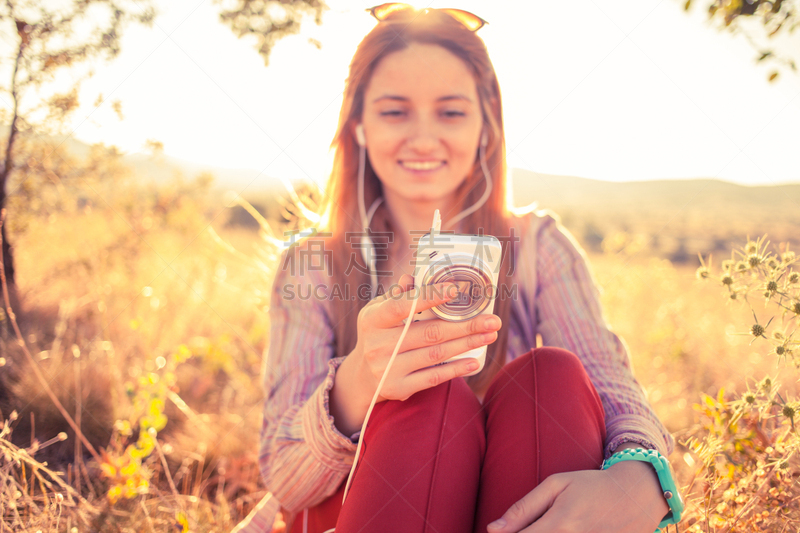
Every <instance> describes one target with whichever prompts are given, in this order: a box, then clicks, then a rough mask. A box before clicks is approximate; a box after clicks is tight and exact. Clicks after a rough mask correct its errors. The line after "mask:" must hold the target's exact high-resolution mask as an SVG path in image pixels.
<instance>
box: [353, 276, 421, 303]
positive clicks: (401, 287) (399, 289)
mask: <svg viewBox="0 0 800 533" xmlns="http://www.w3.org/2000/svg"><path fill="white" fill-rule="evenodd" d="M413 288H414V278H413V277H411V276H410V275H408V274H403V275H401V276H400V279H398V280H397V283H395V284H393V285H391V286H390V287H389V290H387V291H386V292H383V293H381V294H379V295H377V296H376V297H375V298H373V299H371V300H370V301H368V302H367V303H366V304H365V305H364V307H365V308H366V307H369V306H372V305H375V304H378V303H381V302H383V301H385V300H388V299H390V298H397V297H399V296H400V295H401V294H402V293H403V292H404V291H408V290H411V289H413Z"/></svg>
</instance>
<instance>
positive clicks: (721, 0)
mask: <svg viewBox="0 0 800 533" xmlns="http://www.w3.org/2000/svg"><path fill="white" fill-rule="evenodd" d="M691 5H692V0H686V3H685V4H684V6H683V7H684V10H685V11H688V10H689V8H690V7H691ZM798 10H800V5H798V2H797V1H796V0H714V1H713V2H712V3H711V4H710V5H709V6H708V14H709V18H711V19H715V18H716V19H721V21H722V22H723V24H724V26H723V27H725V28H728V29H729V30H730V31H731V32H733V33H742V34H743V35H744V36H745V37H746V38H747V40H748V41H750V44H752V45H753V47H754V48H756V50H758V54H759V57H758V59H757V61H764V60H768V61H776V62H780V63H784V64H786V65H788V66H789V67H790V68H791V69H792V70H793V71H795V72H797V65H796V63H795V60H794V59H793V58H791V57H783V56H782V55H780V54H778V53H776V52H775V49H774V47H772V46H764V45H763V44H760V43H758V42H756V39H754V38H753V36H752V35H751V34H750V33H749V32H748V31H747V30H746V29H745V28H744V27H743V25H742V24H740V23H741V22H742V21H748V24H749V23H750V22H751V21H754V19H756V18H760V19H761V20H760V21H759V23H757V24H758V28H757V30H756V31H757V33H762V34H763V35H761V40H763V38H764V37H766V38H767V39H773V38H774V37H775V36H776V35H779V34H781V35H782V34H785V33H790V34H791V33H793V32H794V30H795V28H797V26H798V24H800V16H799V14H798ZM782 32H783V33H782ZM777 77H778V71H777V70H773V71H772V72H770V73H769V77H768V78H767V79H768V80H769V81H774V80H775V78H777Z"/></svg>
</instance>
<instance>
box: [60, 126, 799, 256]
mask: <svg viewBox="0 0 800 533" xmlns="http://www.w3.org/2000/svg"><path fill="white" fill-rule="evenodd" d="M53 140H55V141H56V142H63V145H64V146H66V147H67V149H68V150H69V151H70V152H72V153H74V154H75V155H76V156H81V157H82V156H86V155H87V154H88V152H89V146H88V145H86V144H85V143H82V142H80V141H77V140H75V139H72V138H69V137H65V136H62V137H53ZM124 160H125V161H126V162H127V163H128V164H129V165H130V166H131V167H132V168H133V170H134V172H135V175H136V176H137V179H141V180H146V181H150V182H154V183H164V182H167V181H169V180H171V179H173V178H174V177H175V175H176V174H182V175H183V176H184V177H186V178H189V179H191V178H194V177H196V176H197V175H199V174H201V173H211V174H213V175H214V177H215V179H214V183H213V187H214V188H215V189H216V190H218V191H220V192H222V191H227V190H236V191H239V192H241V193H242V196H243V197H244V198H246V199H247V200H248V201H250V202H251V203H252V204H253V205H254V206H256V207H257V208H258V209H259V210H260V211H261V212H262V213H263V214H265V215H266V216H267V217H278V216H280V214H279V213H280V211H279V207H280V206H279V205H278V197H280V196H283V197H286V196H287V191H286V189H285V187H284V186H283V184H282V183H281V181H280V179H278V178H276V177H271V176H259V172H258V171H257V170H253V169H230V168H219V167H212V166H207V165H200V164H196V163H192V162H188V161H184V160H181V159H177V158H173V157H168V156H163V155H162V156H147V155H142V154H131V155H125V156H124ZM511 180H512V183H511V186H512V190H513V198H514V204H515V205H516V206H518V207H519V206H524V205H528V204H530V203H532V202H536V203H537V207H539V208H549V209H552V210H553V211H555V212H556V213H558V214H559V215H560V217H561V220H562V222H563V223H564V225H565V226H566V227H567V228H568V229H569V230H570V231H571V232H572V233H574V234H575V236H576V237H577V238H578V240H580V241H581V242H582V243H583V244H584V245H585V246H586V247H587V248H589V249H593V250H595V251H600V245H601V243H602V241H603V239H604V238H605V237H607V236H609V235H611V234H612V233H614V232H625V233H627V234H631V235H639V236H640V238H645V240H646V242H647V243H648V246H649V247H650V248H652V250H653V251H660V252H663V253H664V254H666V255H667V256H669V257H670V258H671V259H673V260H676V261H681V260H683V261H687V260H690V258H691V257H692V256H694V257H695V260H696V253H697V251H702V252H704V253H705V252H709V251H713V250H718V251H722V250H730V246H732V245H733V244H740V242H739V241H741V240H742V239H743V238H744V237H745V236H746V234H749V235H750V236H751V237H756V236H759V235H761V234H764V233H767V234H769V238H770V239H771V240H772V241H773V242H783V241H788V242H791V243H794V244H795V246H794V249H795V250H796V249H798V247H800V183H797V184H791V185H776V186H744V185H738V184H734V183H730V182H726V181H722V180H717V179H707V178H699V179H688V180H687V179H681V180H668V179H664V180H653V181H634V182H608V181H600V180H592V179H586V178H579V177H574V176H558V175H551V174H542V173H538V172H532V171H529V170H524V169H519V168H515V169H512V170H511ZM295 186H300V184H295ZM231 221H232V223H237V224H245V225H246V224H252V223H254V221H253V220H252V217H250V216H249V215H247V214H245V213H242V212H237V213H234V214H233V216H232V218H231ZM728 253H729V252H728Z"/></svg>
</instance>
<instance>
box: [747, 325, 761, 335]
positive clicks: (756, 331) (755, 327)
mask: <svg viewBox="0 0 800 533" xmlns="http://www.w3.org/2000/svg"><path fill="white" fill-rule="evenodd" d="M750 333H752V335H753V337H760V336H762V335H763V334H764V326H762V325H761V324H753V327H751V328H750Z"/></svg>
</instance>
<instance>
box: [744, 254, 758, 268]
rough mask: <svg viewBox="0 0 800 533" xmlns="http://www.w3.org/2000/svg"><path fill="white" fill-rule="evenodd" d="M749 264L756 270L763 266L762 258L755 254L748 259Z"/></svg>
mask: <svg viewBox="0 0 800 533" xmlns="http://www.w3.org/2000/svg"><path fill="white" fill-rule="evenodd" d="M747 264H749V265H750V267H751V268H755V267H757V266H758V265H760V264H761V257H760V256H758V255H757V254H753V255H751V256H749V257H748V258H747Z"/></svg>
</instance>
